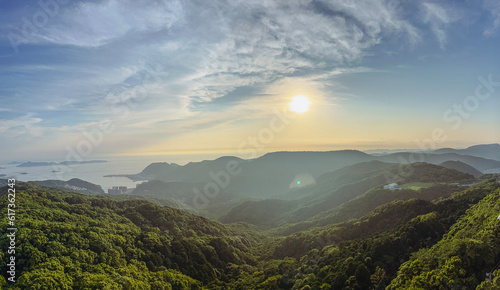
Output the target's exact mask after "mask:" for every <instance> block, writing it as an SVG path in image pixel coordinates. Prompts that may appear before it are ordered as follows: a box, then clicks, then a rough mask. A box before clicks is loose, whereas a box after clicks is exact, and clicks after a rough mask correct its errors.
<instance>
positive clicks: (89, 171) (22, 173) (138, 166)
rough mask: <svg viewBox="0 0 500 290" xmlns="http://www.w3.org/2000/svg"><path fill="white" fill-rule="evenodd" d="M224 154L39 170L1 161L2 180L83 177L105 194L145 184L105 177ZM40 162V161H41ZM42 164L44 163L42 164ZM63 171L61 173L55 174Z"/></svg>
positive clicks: (110, 161)
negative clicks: (153, 165)
mask: <svg viewBox="0 0 500 290" xmlns="http://www.w3.org/2000/svg"><path fill="white" fill-rule="evenodd" d="M219 156H220V154H213V155H207V154H204V155H168V156H165V155H162V156H146V157H143V156H120V157H116V156H113V157H98V158H97V157H96V158H90V159H86V160H106V161H107V162H105V163H88V164H78V165H72V166H58V167H53V166H37V167H17V165H19V164H9V162H0V176H1V175H5V176H3V177H0V178H15V179H16V180H20V181H36V180H49V179H59V180H65V181H67V180H69V179H72V178H79V179H82V180H85V181H88V182H91V183H94V184H98V185H100V186H101V187H102V188H103V189H104V191H106V192H107V190H108V189H109V188H111V187H113V186H127V187H129V188H133V187H136V185H137V184H140V183H142V181H137V182H134V181H132V180H130V179H128V178H126V177H104V176H105V175H114V174H136V173H139V172H141V171H142V170H143V169H144V168H146V166H148V165H149V164H151V163H153V162H168V163H177V164H180V165H184V164H186V163H188V162H197V161H202V160H207V159H214V158H217V157H219ZM37 161H39V160H37ZM44 161H46V162H61V161H64V160H44ZM39 162H41V161H39ZM54 170H59V172H52V171H54Z"/></svg>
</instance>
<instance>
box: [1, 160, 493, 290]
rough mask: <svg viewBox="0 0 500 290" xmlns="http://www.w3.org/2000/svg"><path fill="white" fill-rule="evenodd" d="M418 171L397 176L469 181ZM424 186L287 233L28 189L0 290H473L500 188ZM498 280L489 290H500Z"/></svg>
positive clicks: (20, 189) (20, 201) (486, 253)
mask: <svg viewBox="0 0 500 290" xmlns="http://www.w3.org/2000/svg"><path fill="white" fill-rule="evenodd" d="M370 166H374V167H378V166H382V167H383V166H385V165H382V164H378V165H376V164H375V165H374V164H369V165H367V167H370ZM406 166H410V165H406ZM411 166H413V167H414V170H413V171H412V172H413V175H406V176H404V177H397V178H401V179H399V180H400V181H401V184H402V186H404V185H405V184H404V182H412V183H413V186H412V188H413V187H414V186H415V184H416V183H415V181H418V182H420V183H422V182H425V181H431V179H430V178H434V179H437V180H441V182H443V183H445V181H446V182H451V181H454V180H455V179H456V178H458V177H459V176H463V177H467V176H469V175H467V174H465V173H461V172H457V171H455V170H451V169H446V168H443V167H441V166H437V165H431V164H425V163H417V164H413V165H411ZM398 168H399V169H402V170H404V171H408V170H409V168H407V167H401V168H400V166H399V165H392V166H390V167H388V168H385V169H378V170H374V172H373V175H369V176H368V177H365V178H364V179H367V178H368V179H370V178H373V177H376V176H378V175H380V174H384V173H386V176H390V174H392V178H394V176H397V175H396V173H397V172H398ZM372 169H373V167H372ZM346 170H347V171H348V170H352V168H349V169H346ZM366 170H367V171H368V170H369V169H366ZM347 171H345V172H347ZM440 173H441V174H440ZM436 174H437V177H436ZM339 176H340V175H339ZM318 180H319V178H318ZM394 180H395V179H394ZM391 181H392V180H391ZM350 184H352V183H350ZM350 184H347V185H350ZM345 186H346V185H343V186H341V187H339V188H343V187H345ZM421 186H422V188H421V189H419V190H406V189H403V190H401V191H398V192H399V193H401V194H410V195H412V194H414V196H415V197H416V198H411V199H408V200H395V201H391V202H389V203H386V204H383V205H380V206H378V207H376V208H375V209H374V210H372V211H369V212H368V213H366V214H364V215H363V216H361V217H359V218H355V219H351V220H349V221H346V222H340V223H335V224H328V225H325V226H319V227H314V228H310V229H308V230H306V231H302V232H296V233H294V234H291V235H286V236H276V235H273V233H272V232H270V231H267V232H264V231H260V230H258V229H256V228H255V227H253V226H251V225H248V224H242V223H236V224H230V225H224V224H220V223H218V222H215V221H212V220H209V219H207V218H203V217H200V216H196V215H193V214H190V213H187V212H185V211H181V210H178V209H174V208H170V207H167V206H158V205H155V204H152V203H150V202H148V201H143V200H126V201H116V200H111V199H109V198H107V197H102V196H88V195H87V196H86V195H81V194H78V193H74V192H69V191H66V190H63V189H58V188H48V187H44V186H40V185H38V184H36V183H34V182H29V183H23V182H18V183H16V185H15V188H16V194H17V196H18V198H17V199H16V205H18V206H19V208H22V209H24V210H20V211H16V213H15V214H16V215H15V217H16V218H15V221H14V223H15V226H16V227H17V228H18V230H17V231H16V239H17V238H18V239H19V241H21V242H20V243H19V244H16V248H15V250H16V253H15V258H16V260H15V261H16V270H17V271H16V276H15V279H16V283H15V284H14V283H10V282H6V279H8V278H11V274H9V272H8V268H7V267H8V265H7V262H6V261H10V259H11V258H10V257H11V256H12V254H10V253H9V252H8V251H0V259H1V260H2V261H4V262H5V263H4V264H3V266H2V267H0V268H1V270H2V273H3V275H0V287H2V289H102V288H104V289H106V288H109V289H322V288H323V289H384V288H385V287H386V286H389V287H390V288H389V289H401V288H404V289H412V288H414V289H415V288H419V289H422V288H426V289H434V288H436V289H437V288H442V289H448V288H451V289H458V288H459V287H460V286H464V287H466V289H471V288H472V289H473V288H474V287H475V286H477V285H479V284H480V283H481V281H482V280H484V273H485V272H487V271H490V270H492V269H493V268H494V267H495V264H496V263H497V262H498V261H497V260H498V258H499V257H500V252H499V251H500V250H498V249H500V240H499V239H498V238H497V234H496V233H497V232H498V230H499V228H498V227H499V224H498V220H497V216H498V212H500V205H499V204H500V202H499V201H500V190H499V187H500V184H499V183H497V182H495V180H486V181H484V182H482V183H480V184H477V185H474V186H471V187H467V188H463V190H462V188H461V189H460V191H458V192H455V193H453V194H449V191H450V190H451V189H450V188H442V189H439V188H434V189H435V190H433V191H431V189H432V188H433V187H427V188H425V187H424V185H423V184H421ZM9 188H10V187H2V188H0V195H1V196H2V197H3V198H0V206H1V207H3V208H7V207H8V206H7V204H8V203H9V202H12V201H9V200H8V199H7V198H6V196H5V195H6V194H7V192H8V189H9ZM425 190H429V191H425ZM442 191H446V192H447V193H446V194H441V192H442ZM395 192H396V190H394V191H391V193H389V192H387V191H385V190H383V189H380V188H379V189H374V190H371V191H369V192H368V193H367V194H366V195H365V196H364V197H362V196H360V197H359V199H363V198H365V200H366V201H367V202H370V201H371V202H376V200H377V196H380V197H382V196H390V195H393V196H394V195H396V193H395ZM439 195H442V196H441V198H437V199H436V197H437V196H439ZM319 196H322V195H319ZM299 200H300V199H299ZM286 201H288V202H291V201H294V200H286ZM358 202H359V200H358ZM344 204H347V203H344ZM353 204H354V203H353ZM358 205H359V204H358ZM278 206H279V204H274V205H272V206H271V208H273V207H274V208H275V209H277V208H278ZM351 208H353V209H354V207H351ZM366 210H369V209H366ZM257 214H260V213H257ZM356 215H361V213H357V214H356ZM7 216H8V215H7V211H2V212H0V219H2V220H4V221H7V220H8V218H7ZM6 229H7V227H6V226H5V227H4V232H3V234H2V237H3V238H1V239H0V246H1V247H2V248H4V249H8V248H9V247H10V238H9V237H8V236H7V234H8V230H6ZM497 274H500V273H497ZM427 278H429V279H427ZM497 282H498V281H497ZM429 283H433V284H429ZM494 283H496V282H495V281H494V282H493V283H492V284H491V285H490V284H483V285H482V286H484V287H490V288H480V289H494V287H495V286H496V285H495V284H494Z"/></svg>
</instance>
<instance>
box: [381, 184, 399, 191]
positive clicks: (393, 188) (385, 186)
mask: <svg viewBox="0 0 500 290" xmlns="http://www.w3.org/2000/svg"><path fill="white" fill-rule="evenodd" d="M384 189H390V190H398V189H401V187H399V185H398V184H397V183H391V184H387V185H384Z"/></svg>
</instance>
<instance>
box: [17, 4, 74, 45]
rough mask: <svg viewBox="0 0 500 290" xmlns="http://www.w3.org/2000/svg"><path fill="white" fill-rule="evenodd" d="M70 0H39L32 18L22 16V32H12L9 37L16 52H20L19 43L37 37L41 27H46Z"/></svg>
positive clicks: (20, 29)
mask: <svg viewBox="0 0 500 290" xmlns="http://www.w3.org/2000/svg"><path fill="white" fill-rule="evenodd" d="M68 2H69V0H46V1H44V0H39V1H38V2H36V3H37V6H38V9H37V10H36V11H35V13H33V15H32V16H31V17H30V18H26V17H23V18H21V22H22V25H21V26H20V28H19V32H20V33H14V32H10V33H9V34H7V38H8V39H9V41H10V45H11V46H12V49H14V53H15V54H18V53H19V45H21V44H23V43H28V42H29V39H30V38H33V37H36V35H37V34H38V33H39V32H40V30H41V29H44V28H45V27H46V26H47V24H48V23H49V21H50V19H52V18H54V17H55V16H57V14H59V12H60V9H61V5H65V4H67V3H68Z"/></svg>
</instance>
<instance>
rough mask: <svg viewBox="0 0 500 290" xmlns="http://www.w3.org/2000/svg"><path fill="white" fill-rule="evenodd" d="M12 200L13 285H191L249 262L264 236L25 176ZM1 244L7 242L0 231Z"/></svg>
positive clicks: (253, 262)
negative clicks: (56, 186)
mask: <svg viewBox="0 0 500 290" xmlns="http://www.w3.org/2000/svg"><path fill="white" fill-rule="evenodd" d="M2 189H3V191H2V192H7V188H5V187H4V188H2ZM6 200H7V199H6V198H3V199H2V200H1V202H0V204H1V206H2V208H7V207H6ZM16 201H17V204H16V206H17V211H16V212H17V214H16V223H17V224H16V225H17V227H18V229H19V230H18V231H17V233H16V237H17V240H18V246H17V254H16V261H17V269H19V277H18V281H17V283H16V284H13V285H12V286H13V287H14V288H16V287H18V288H16V289H30V287H31V288H33V289H71V288H78V289H83V288H92V289H94V288H101V287H103V286H107V287H111V288H121V287H123V288H125V289H170V288H169V287H173V288H174V289H186V288H189V287H190V288H193V289H195V288H196V287H198V286H200V287H201V285H202V284H209V283H210V282H213V281H217V280H218V279H222V280H224V279H226V275H225V272H226V271H227V267H228V266H229V265H231V264H248V265H254V264H255V263H256V260H255V258H254V257H253V256H252V255H251V254H250V253H249V248H250V247H252V246H253V245H255V244H256V242H257V240H262V239H263V236H259V234H257V233H256V232H254V231H252V230H251V229H250V228H248V227H244V226H237V225H233V226H224V225H221V224H219V223H216V222H213V221H210V220H208V219H206V218H203V217H199V216H195V215H192V214H189V213H186V212H183V211H181V210H177V209H173V208H169V207H160V206H157V205H154V204H152V203H150V202H147V201H124V202H116V201H112V200H110V199H107V198H98V197H87V196H82V195H79V194H75V193H69V192H64V191H62V190H58V189H50V188H46V187H42V186H39V185H36V184H35V183H32V182H30V183H18V184H17V185H16ZM6 212H7V211H6V210H5V211H2V221H4V227H3V228H4V229H5V228H7V227H6V224H5V221H6V220H7V218H6ZM0 244H1V245H2V249H7V248H8V244H9V241H8V238H7V235H6V234H3V235H2V236H1V237H0ZM0 255H1V258H2V259H4V257H5V253H1V254H0ZM2 270H3V271H2V272H3V273H6V266H5V264H4V266H2ZM188 276H189V277H188ZM9 285H11V284H8V285H5V286H9ZM165 287H166V288H165Z"/></svg>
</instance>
